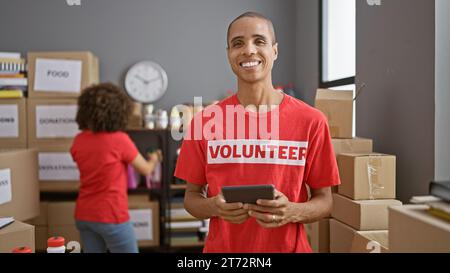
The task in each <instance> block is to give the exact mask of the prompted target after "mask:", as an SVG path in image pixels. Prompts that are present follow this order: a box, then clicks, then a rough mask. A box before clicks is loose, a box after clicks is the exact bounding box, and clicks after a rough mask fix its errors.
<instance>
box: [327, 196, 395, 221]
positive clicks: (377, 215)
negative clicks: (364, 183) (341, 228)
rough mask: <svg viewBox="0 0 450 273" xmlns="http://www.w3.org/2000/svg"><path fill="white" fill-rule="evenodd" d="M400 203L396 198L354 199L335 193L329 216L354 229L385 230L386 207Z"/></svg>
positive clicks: (386, 219)
mask: <svg viewBox="0 0 450 273" xmlns="http://www.w3.org/2000/svg"><path fill="white" fill-rule="evenodd" d="M401 205H402V202H400V201H398V200H392V199H382V200H360V201H355V200H351V199H349V198H347V197H345V196H342V195H339V194H336V193H335V194H333V211H332V213H331V216H332V217H333V218H336V219H337V220H339V221H341V222H343V223H345V224H347V225H349V226H351V227H353V228H355V229H356V230H387V229H388V207H390V206H401Z"/></svg>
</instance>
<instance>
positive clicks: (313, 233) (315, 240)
mask: <svg viewBox="0 0 450 273" xmlns="http://www.w3.org/2000/svg"><path fill="white" fill-rule="evenodd" d="M303 226H304V227H305V231H306V234H307V236H308V241H309V244H310V245H311V248H312V250H313V252H314V253H330V219H328V218H327V219H322V220H320V221H318V222H315V223H310V224H304V225H303Z"/></svg>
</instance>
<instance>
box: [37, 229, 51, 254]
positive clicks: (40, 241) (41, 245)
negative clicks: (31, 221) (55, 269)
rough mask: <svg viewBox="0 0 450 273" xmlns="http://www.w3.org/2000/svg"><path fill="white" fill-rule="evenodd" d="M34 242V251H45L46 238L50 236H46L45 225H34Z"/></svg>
mask: <svg viewBox="0 0 450 273" xmlns="http://www.w3.org/2000/svg"><path fill="white" fill-rule="evenodd" d="M34 229H35V239H36V240H35V242H36V244H35V245H36V252H46V251H47V240H48V238H50V236H48V227H47V226H35V227H34Z"/></svg>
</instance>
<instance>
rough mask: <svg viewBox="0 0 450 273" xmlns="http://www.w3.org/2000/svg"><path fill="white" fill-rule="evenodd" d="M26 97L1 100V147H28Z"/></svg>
mask: <svg viewBox="0 0 450 273" xmlns="http://www.w3.org/2000/svg"><path fill="white" fill-rule="evenodd" d="M27 137H28V135H27V105H26V99H25V98H22V99H1V100H0V149H25V148H27Z"/></svg>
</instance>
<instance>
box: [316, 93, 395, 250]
mask: <svg viewBox="0 0 450 273" xmlns="http://www.w3.org/2000/svg"><path fill="white" fill-rule="evenodd" d="M315 105H316V108H318V109H319V110H321V111H322V112H323V113H324V114H325V115H326V117H327V118H328V122H329V128H330V134H331V137H332V142H333V147H334V152H335V154H336V157H337V162H338V168H339V175H340V178H341V185H340V186H339V187H338V189H333V192H334V193H333V211H332V215H331V216H332V217H333V218H334V219H324V220H322V221H320V222H318V223H314V224H311V225H310V226H312V227H314V226H316V228H315V230H322V232H321V233H318V232H315V233H312V234H320V235H319V236H318V237H317V236H316V238H315V239H314V238H313V237H311V243H312V248H313V250H314V251H317V252H327V251H330V252H370V251H375V252H376V251H378V250H380V252H381V251H382V250H383V249H384V250H386V249H387V229H388V225H387V222H388V217H387V213H388V209H387V208H388V207H389V206H395V205H401V202H399V201H397V200H393V199H394V198H395V156H390V155H383V154H376V153H373V152H372V151H373V143H372V140H370V139H364V138H353V91H332V90H325V89H319V90H318V91H317V95H316V102H315ZM307 230H308V228H307ZM309 230H310V231H311V230H314V229H312V228H311V227H310V228H309ZM325 230H329V233H328V234H327V233H326V232H325ZM327 235H328V236H329V237H327ZM317 241H319V242H321V244H320V243H317ZM328 242H329V243H328ZM369 242H370V243H369ZM367 243H369V248H367ZM371 244H373V249H372V248H371V247H370V246H371ZM327 246H328V247H329V248H327Z"/></svg>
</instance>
